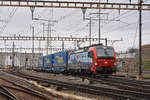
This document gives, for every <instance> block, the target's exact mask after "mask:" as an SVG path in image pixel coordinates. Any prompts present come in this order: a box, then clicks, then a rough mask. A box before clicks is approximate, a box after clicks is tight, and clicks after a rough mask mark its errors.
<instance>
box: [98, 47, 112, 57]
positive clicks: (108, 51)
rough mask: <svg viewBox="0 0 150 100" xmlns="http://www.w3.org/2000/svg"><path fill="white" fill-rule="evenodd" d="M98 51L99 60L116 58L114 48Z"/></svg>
mask: <svg viewBox="0 0 150 100" xmlns="http://www.w3.org/2000/svg"><path fill="white" fill-rule="evenodd" d="M96 51H97V58H99V59H105V58H107V59H109V58H110V59H112V58H114V50H113V48H97V49H96Z"/></svg>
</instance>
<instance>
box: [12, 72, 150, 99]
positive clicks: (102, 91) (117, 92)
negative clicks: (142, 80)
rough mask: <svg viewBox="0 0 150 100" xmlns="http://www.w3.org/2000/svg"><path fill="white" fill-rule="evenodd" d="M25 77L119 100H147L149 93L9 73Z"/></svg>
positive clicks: (149, 96)
mask: <svg viewBox="0 0 150 100" xmlns="http://www.w3.org/2000/svg"><path fill="white" fill-rule="evenodd" d="M11 74H14V75H17V76H20V77H23V78H26V79H30V80H34V81H38V82H39V81H40V82H43V83H48V84H53V85H56V86H59V87H63V88H67V89H71V90H74V91H80V92H84V93H89V94H93V95H101V96H107V97H110V98H114V99H115V100H116V99H119V100H127V99H130V100H139V99H144V100H149V98H150V95H149V94H147V93H140V92H136V91H130V90H121V89H112V88H104V87H97V86H90V85H81V84H75V83H67V82H62V81H58V80H52V79H46V78H41V77H36V76H31V75H28V74H24V73H20V72H17V73H11Z"/></svg>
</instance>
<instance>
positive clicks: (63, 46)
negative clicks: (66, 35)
mask: <svg viewBox="0 0 150 100" xmlns="http://www.w3.org/2000/svg"><path fill="white" fill-rule="evenodd" d="M64 48H65V45H64V41H62V51H64Z"/></svg>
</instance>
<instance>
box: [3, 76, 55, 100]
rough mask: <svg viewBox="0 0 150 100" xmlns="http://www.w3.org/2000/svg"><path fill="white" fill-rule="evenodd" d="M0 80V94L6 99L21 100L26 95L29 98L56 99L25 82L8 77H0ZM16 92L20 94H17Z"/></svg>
mask: <svg viewBox="0 0 150 100" xmlns="http://www.w3.org/2000/svg"><path fill="white" fill-rule="evenodd" d="M0 80H1V84H0V94H2V95H3V96H4V97H5V98H7V99H6V100H22V99H23V98H24V99H25V97H24V96H27V98H29V100H35V99H36V100H57V99H56V98H53V97H51V96H48V95H47V94H45V93H41V92H40V91H38V90H35V89H32V88H30V87H28V86H26V85H25V84H20V82H19V81H17V82H16V81H12V80H11V79H9V78H8V77H7V78H5V77H0ZM2 80H3V82H2ZM14 80H15V79H14ZM7 83H8V84H7ZM18 93H19V94H20V93H21V94H20V95H19V94H18ZM30 97H31V98H30Z"/></svg>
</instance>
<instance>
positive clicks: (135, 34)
mask: <svg viewBox="0 0 150 100" xmlns="http://www.w3.org/2000/svg"><path fill="white" fill-rule="evenodd" d="M137 30H138V24H137V26H136V31H135V33H134V39H133V45H132V48H133V47H134V46H135V40H136V36H137Z"/></svg>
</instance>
